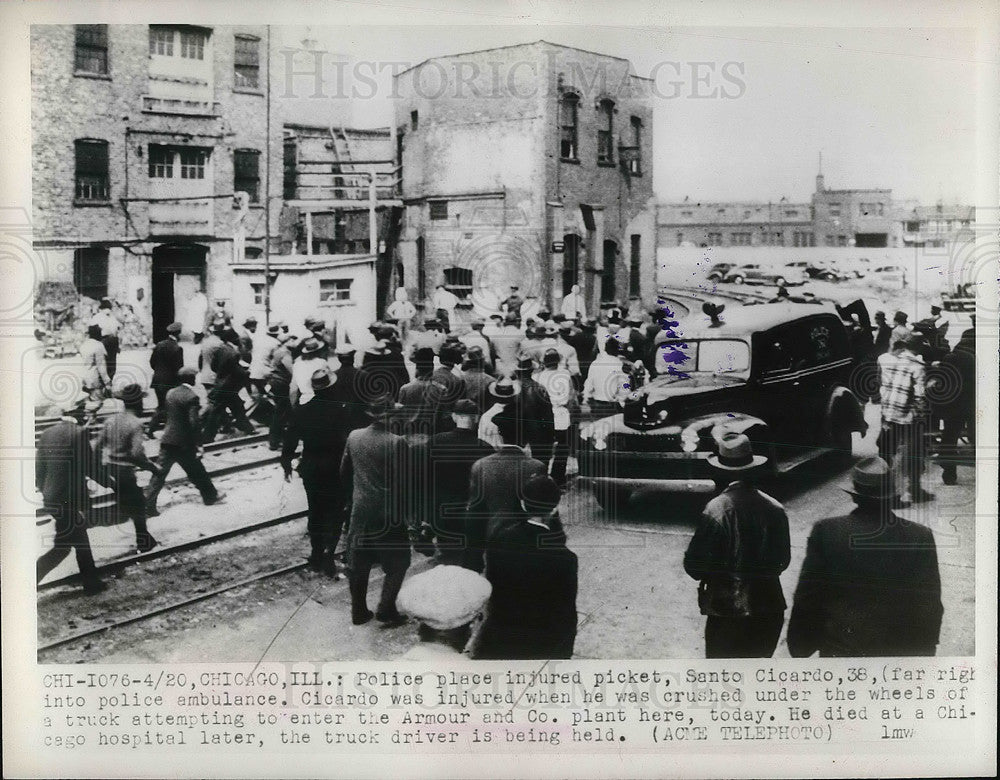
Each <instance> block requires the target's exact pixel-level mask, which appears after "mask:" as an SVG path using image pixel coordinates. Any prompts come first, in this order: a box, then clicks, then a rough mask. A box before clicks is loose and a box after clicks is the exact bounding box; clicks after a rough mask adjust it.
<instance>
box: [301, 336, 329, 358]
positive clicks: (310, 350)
mask: <svg viewBox="0 0 1000 780" xmlns="http://www.w3.org/2000/svg"><path fill="white" fill-rule="evenodd" d="M322 349H323V342H322V341H320V340H319V339H314V338H307V339H306V340H305V341H303V342H302V350H301V351H300V352H299V354H300V355H314V354H315V353H317V352H319V351H320V350H322Z"/></svg>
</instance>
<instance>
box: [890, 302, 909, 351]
mask: <svg viewBox="0 0 1000 780" xmlns="http://www.w3.org/2000/svg"><path fill="white" fill-rule="evenodd" d="M908 319H909V317H908V316H907V314H906V312H903V311H897V312H896V314H895V315H894V316H893V318H892V334H891V335H890V337H889V348H890V349H892V347H894V346H895V345H896V344H900V343H902V342H904V341H906V339H907V338H909V337H910V334H911V333H913V330H912V329H911V328H910V326H909V325H907V324H906V323H907V320H908Z"/></svg>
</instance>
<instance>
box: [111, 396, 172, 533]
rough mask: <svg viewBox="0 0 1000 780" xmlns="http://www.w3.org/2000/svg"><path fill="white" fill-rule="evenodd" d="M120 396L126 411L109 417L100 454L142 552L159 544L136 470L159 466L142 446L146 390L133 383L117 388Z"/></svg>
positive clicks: (119, 507) (118, 506)
mask: <svg viewBox="0 0 1000 780" xmlns="http://www.w3.org/2000/svg"><path fill="white" fill-rule="evenodd" d="M116 395H117V396H118V398H119V399H120V400H121V401H122V403H123V404H124V405H125V409H124V411H121V412H118V413H116V414H114V415H112V416H111V417H110V418H108V420H107V422H105V423H104V427H103V428H101V433H100V435H99V436H98V437H97V445H96V450H97V457H98V459H99V461H100V463H102V464H103V466H104V470H105V474H106V475H107V476H108V478H109V479H110V480H111V482H112V483H113V484H114V489H115V505H116V510H117V512H118V514H119V515H120V516H121V517H128V518H129V519H131V521H132V524H133V525H134V526H135V546H136V549H137V550H138V551H139V552H140V553H144V552H149V551H150V550H152V549H153V548H154V547H156V545H157V541H156V539H154V538H153V537H152V535H151V534H150V533H149V529H148V528H147V527H146V501H145V498H144V496H143V494H142V488H140V487H139V485H138V483H137V482H136V480H135V473H136V471H140V470H142V471H148V472H150V473H151V474H153V475H156V474H158V473H159V471H160V470H159V468H157V466H156V464H155V463H153V461H151V460H150V459H149V457H148V456H147V455H146V450H145V448H144V446H143V433H142V421H141V420H140V419H139V415H140V414H141V413H142V400H143V396H144V395H145V393H144V392H143V389H142V388H141V387H140V386H139V385H137V384H135V383H131V384H128V385H126V386H125V387H123V388H121V389H120V390H118V392H117V393H116Z"/></svg>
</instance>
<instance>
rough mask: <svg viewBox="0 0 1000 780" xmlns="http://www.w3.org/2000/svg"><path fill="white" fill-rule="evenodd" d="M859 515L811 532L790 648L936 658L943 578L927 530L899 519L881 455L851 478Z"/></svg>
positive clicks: (805, 652)
mask: <svg viewBox="0 0 1000 780" xmlns="http://www.w3.org/2000/svg"><path fill="white" fill-rule="evenodd" d="M851 481H852V485H851V489H850V490H848V491H847V492H848V493H850V494H851V495H852V496H853V497H854V503H855V505H856V506H855V509H854V511H853V512H851V513H850V514H847V515H842V516H839V517H829V518H826V519H825V520H820V521H819V522H818V523H816V524H815V525H814V526H813V529H812V533H811V534H810V535H809V542H808V544H807V545H806V557H805V561H803V563H802V572H801V573H800V574H799V584H798V587H797V588H796V590H795V600H794V602H793V605H792V616H791V618H790V619H789V621H788V650H789V652H790V653H791V654H792V656H794V657H796V658H805V657H807V656H810V655H812V654H813V653H815V652H816V651H817V650H818V651H819V654H820V656H823V657H833V656H846V657H858V656H861V657H863V656H897V655H922V656H927V655H934V653H935V650H936V648H937V643H938V637H939V634H940V631H941V616H942V614H943V612H944V610H943V607H942V606H941V577H940V574H939V572H938V560H937V546H936V545H935V543H934V534H933V533H932V532H931V530H930V529H929V528H926V527H924V526H922V525H919V524H917V523H912V522H910V521H909V520H904V519H902V518H900V517H897V516H896V515H894V514H893V512H892V509H891V507H892V505H893V503H894V502H896V501H897V500H898V491H897V490H896V488H895V486H894V485H893V484H892V475H891V473H890V470H889V465H888V464H887V463H886V462H885V461H884V460H882V459H881V458H878V457H870V458H865V459H863V460H861V461H859V462H858V464H857V465H856V466H855V467H854V471H853V473H852V475H851Z"/></svg>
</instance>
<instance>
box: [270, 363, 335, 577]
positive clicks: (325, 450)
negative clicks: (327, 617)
mask: <svg viewBox="0 0 1000 780" xmlns="http://www.w3.org/2000/svg"><path fill="white" fill-rule="evenodd" d="M311 382H312V391H313V394H312V398H311V399H310V400H308V401H306V402H305V403H302V404H299V405H298V406H297V407H296V408H295V410H294V411H293V412H292V421H291V424H290V425H289V426H288V430H287V432H286V433H285V441H284V446H283V447H282V450H281V467H282V469H283V470H284V472H285V480H286V481H291V478H292V457H293V456H294V455H295V449H296V447H298V445H299V441H300V440H301V442H302V458H301V459H300V460H299V476H301V477H302V486H303V487H304V488H305V491H306V501H307V503H308V505H309V522H308V526H307V531H308V533H309V544H310V545H311V552H310V555H309V565H310V566H311V567H312V568H313V570H314V571H322V572H324V573H326V574H328V575H329V576H331V577H334V576H336V574H337V565H336V563H335V562H334V559H333V556H334V553H335V552H336V551H337V544H338V542H339V541H340V534H341V531H342V530H343V527H344V512H343V509H344V503H345V501H344V494H343V491H342V490H341V486H340V461H341V459H342V458H343V456H344V447H345V445H346V443H347V435H348V433H349V432H350V431H349V429H348V427H347V416H346V415H345V414H344V410H343V408H342V406H341V404H340V402H339V400H338V399H337V397H336V396H335V392H334V388H335V386H336V382H335V378H334V377H333V375H332V374H331V373H330V370H329V369H328V368H326V367H323V368H319V369H317V370H316V371H314V372H313V375H312V378H311Z"/></svg>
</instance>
